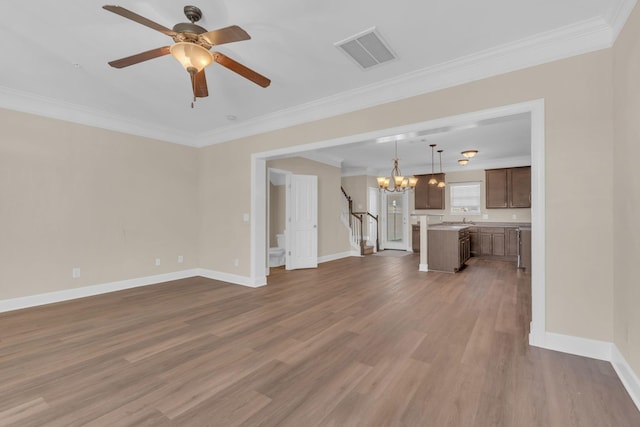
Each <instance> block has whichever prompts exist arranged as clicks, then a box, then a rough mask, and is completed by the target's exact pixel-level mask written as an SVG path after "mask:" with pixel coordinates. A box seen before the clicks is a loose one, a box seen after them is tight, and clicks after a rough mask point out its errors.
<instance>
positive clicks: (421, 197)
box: [413, 175, 429, 209]
mask: <svg viewBox="0 0 640 427" xmlns="http://www.w3.org/2000/svg"><path fill="white" fill-rule="evenodd" d="M416 178H418V183H417V184H416V188H415V189H414V190H413V194H414V202H415V208H416V209H429V188H428V186H429V184H428V183H427V181H429V176H428V175H416Z"/></svg>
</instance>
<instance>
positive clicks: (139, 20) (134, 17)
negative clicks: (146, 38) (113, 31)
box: [102, 4, 176, 37]
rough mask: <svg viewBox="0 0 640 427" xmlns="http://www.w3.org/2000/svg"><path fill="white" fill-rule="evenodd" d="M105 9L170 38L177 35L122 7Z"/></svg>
mask: <svg viewBox="0 0 640 427" xmlns="http://www.w3.org/2000/svg"><path fill="white" fill-rule="evenodd" d="M102 8H103V9H105V10H108V11H109V12H113V13H115V14H116V15H120V16H122V17H125V18H127V19H131V20H132V21H134V22H137V23H138V24H142V25H144V26H147V27H149V28H152V29H154V30H156V31H160V32H161V33H163V34H166V35H168V36H170V37H173V36H175V35H176V33H175V31H173V30H170V29H169V28H167V27H165V26H163V25H160V24H158V23H156V22H153V21H152V20H150V19H147V18H145V17H144V16H140V15H138V14H137V13H134V12H131V11H130V10H128V9H125V8H124V7H121V6H113V5H108V4H107V5H104V6H102Z"/></svg>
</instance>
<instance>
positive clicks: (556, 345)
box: [538, 332, 613, 361]
mask: <svg viewBox="0 0 640 427" xmlns="http://www.w3.org/2000/svg"><path fill="white" fill-rule="evenodd" d="M612 345H613V344H611V343H610V342H607V341H598V340H592V339H588V338H580V337H574V336H571V335H562V334H556V333H553V332H546V333H545V334H544V344H543V345H539V346H538V347H542V348H546V349H548V350H555V351H561V352H563V353H569V354H575V355H577V356H584V357H590V358H592V359H598V360H606V361H611V347H612Z"/></svg>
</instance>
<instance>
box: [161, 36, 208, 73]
mask: <svg viewBox="0 0 640 427" xmlns="http://www.w3.org/2000/svg"><path fill="white" fill-rule="evenodd" d="M169 50H170V51H171V55H172V56H173V57H174V58H175V59H176V60H177V61H178V62H179V63H180V64H181V65H182V66H183V67H184V69H185V70H187V72H189V74H191V73H194V71H195V73H199V72H200V71H202V70H203V69H204V68H205V67H207V66H208V65H210V64H211V63H212V62H213V55H212V54H211V52H209V51H208V50H207V49H205V48H204V47H202V46H200V45H197V44H195V43H190V42H178V43H175V44H174V45H172V46H171V47H170V48H169ZM195 73H194V74H195Z"/></svg>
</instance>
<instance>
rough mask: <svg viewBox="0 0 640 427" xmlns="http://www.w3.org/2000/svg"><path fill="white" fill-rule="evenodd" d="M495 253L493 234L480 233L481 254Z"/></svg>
mask: <svg viewBox="0 0 640 427" xmlns="http://www.w3.org/2000/svg"><path fill="white" fill-rule="evenodd" d="M492 253H493V242H492V239H491V234H489V233H480V254H481V255H491V254H492Z"/></svg>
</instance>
